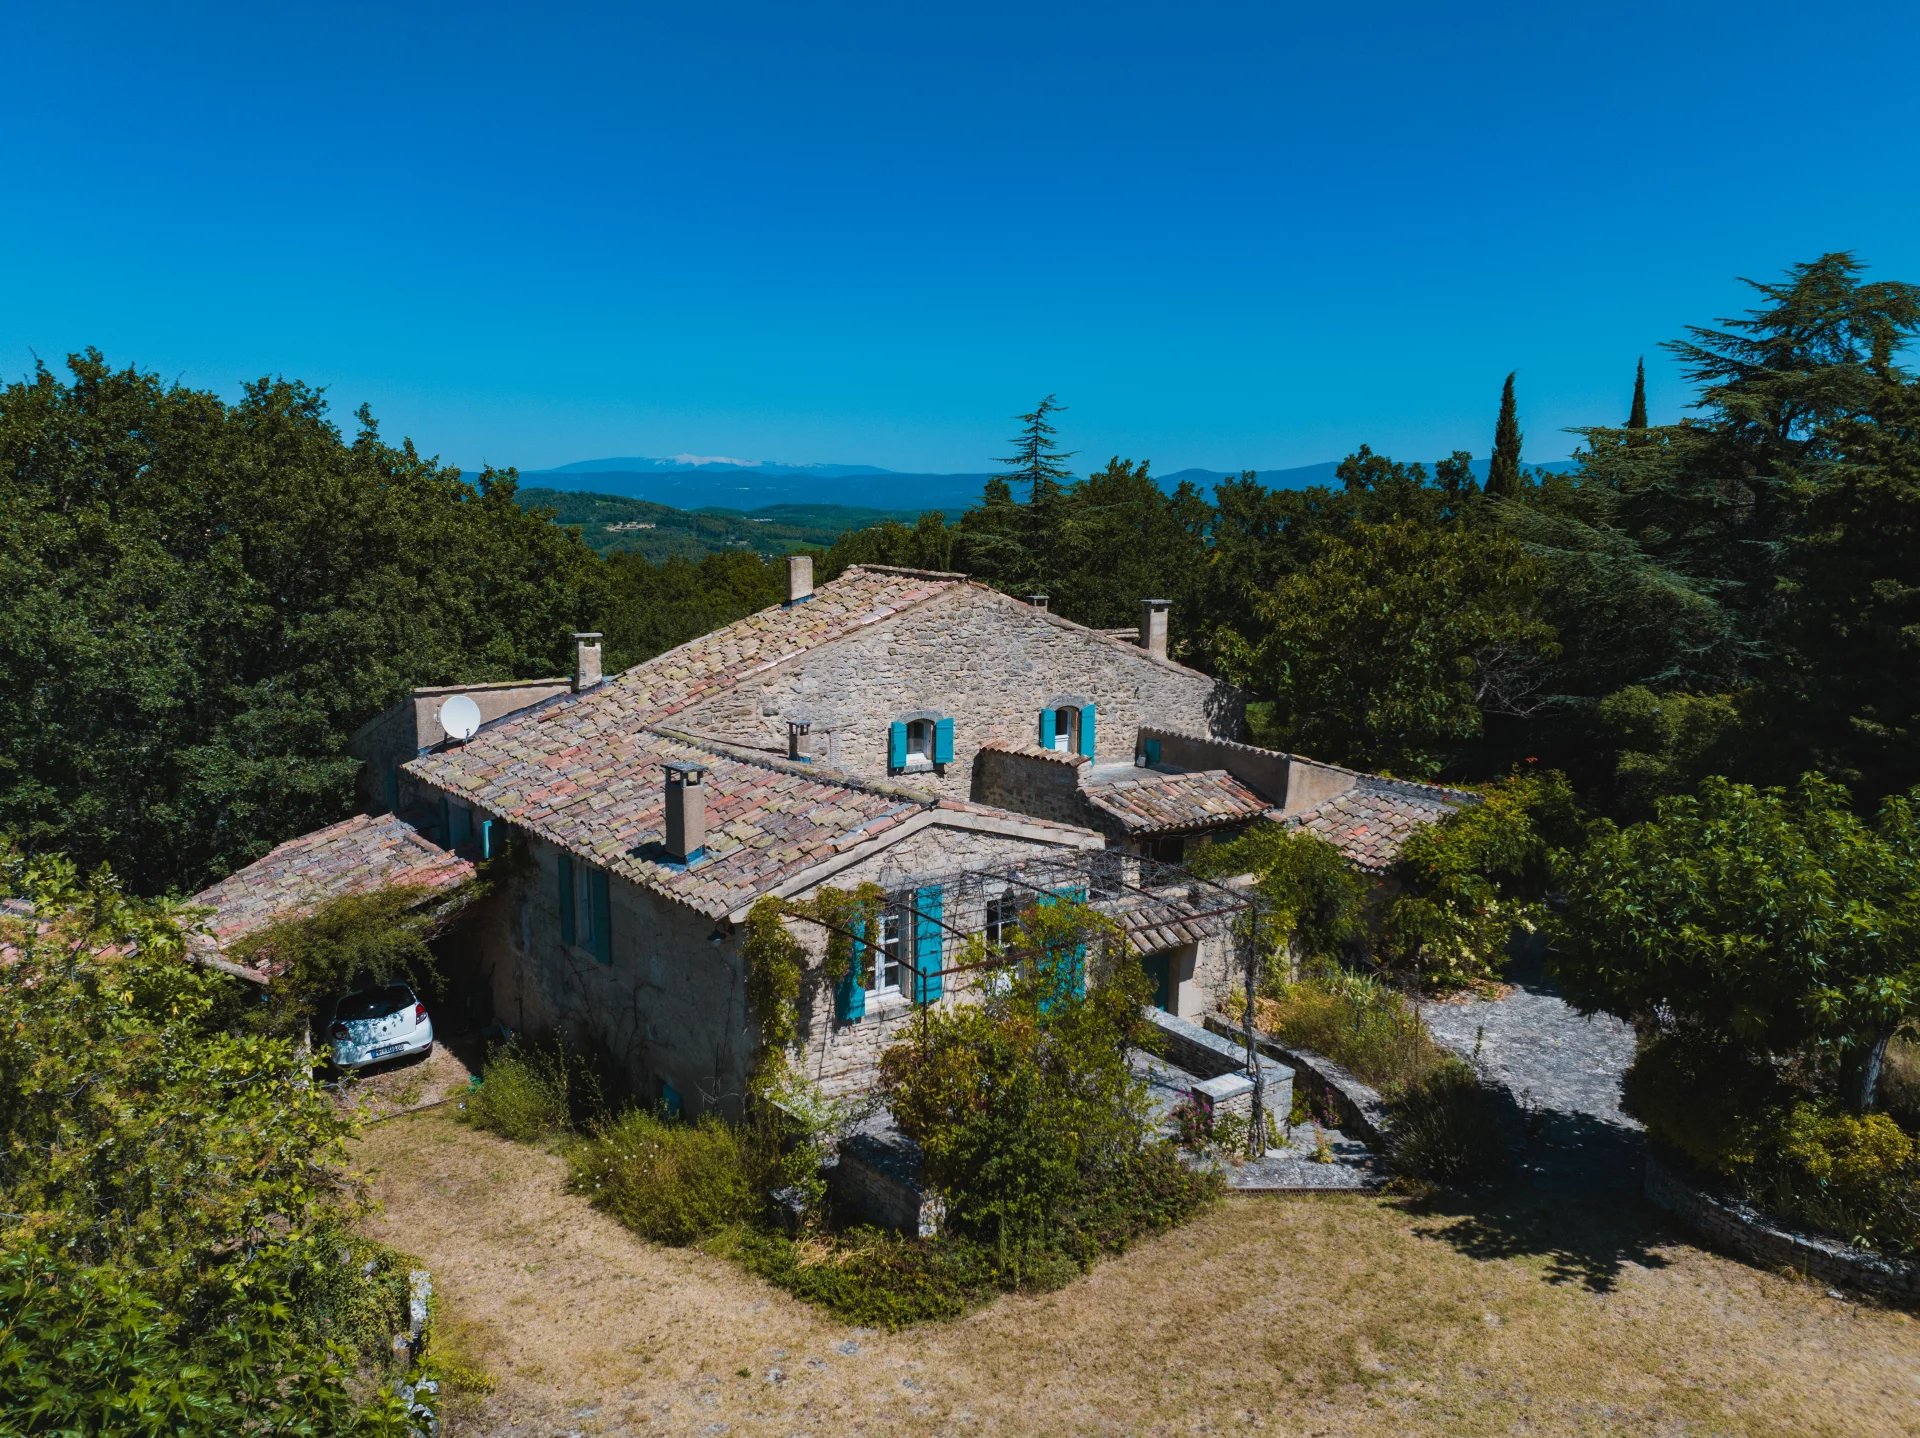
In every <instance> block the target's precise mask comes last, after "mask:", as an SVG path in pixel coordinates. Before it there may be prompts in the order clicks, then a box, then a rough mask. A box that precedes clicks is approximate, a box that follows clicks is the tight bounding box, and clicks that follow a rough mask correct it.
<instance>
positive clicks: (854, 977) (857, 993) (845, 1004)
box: [833, 919, 867, 1024]
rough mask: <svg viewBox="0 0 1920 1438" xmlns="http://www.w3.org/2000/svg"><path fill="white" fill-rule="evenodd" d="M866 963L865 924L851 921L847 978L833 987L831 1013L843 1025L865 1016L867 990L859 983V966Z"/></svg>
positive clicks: (858, 1020) (854, 1022)
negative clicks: (851, 930) (851, 945)
mask: <svg viewBox="0 0 1920 1438" xmlns="http://www.w3.org/2000/svg"><path fill="white" fill-rule="evenodd" d="M866 962H867V924H866V920H864V919H855V920H854V921H853V952H852V953H851V954H850V955H848V957H847V976H846V977H845V978H844V979H842V980H840V982H839V983H837V984H835V985H834V986H833V1012H834V1017H836V1018H838V1019H839V1020H840V1022H841V1023H843V1024H857V1023H859V1022H860V1020H861V1019H863V1018H865V1017H866V1016H867V990H866V988H865V986H864V985H863V984H861V982H860V966H861V965H862V964H864V963H866Z"/></svg>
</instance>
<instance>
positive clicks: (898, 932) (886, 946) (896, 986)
mask: <svg viewBox="0 0 1920 1438" xmlns="http://www.w3.org/2000/svg"><path fill="white" fill-rule="evenodd" d="M905 917H906V916H905V915H903V914H902V913H901V912H900V911H899V910H898V909H889V910H887V912H885V913H883V914H881V915H880V916H879V918H878V919H877V920H876V921H875V922H876V923H877V925H878V927H879V931H880V932H879V934H878V936H877V937H876V938H875V940H874V944H873V989H872V991H873V992H874V993H876V994H884V993H898V992H899V990H900V956H901V944H902V940H903V938H904V936H905V933H906V928H907V926H906V923H905Z"/></svg>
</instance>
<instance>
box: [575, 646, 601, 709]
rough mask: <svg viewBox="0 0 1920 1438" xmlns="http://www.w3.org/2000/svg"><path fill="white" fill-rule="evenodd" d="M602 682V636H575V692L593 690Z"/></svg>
mask: <svg viewBox="0 0 1920 1438" xmlns="http://www.w3.org/2000/svg"><path fill="white" fill-rule="evenodd" d="M599 682H600V636H599V635H598V634H596V633H582V634H576V635H574V636H573V692H574V693H576V694H578V693H579V692H580V691H581V690H582V689H591V688H593V686H594V685H596V684H598V683H599Z"/></svg>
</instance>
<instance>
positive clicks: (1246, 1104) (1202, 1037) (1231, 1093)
mask: <svg viewBox="0 0 1920 1438" xmlns="http://www.w3.org/2000/svg"><path fill="white" fill-rule="evenodd" d="M1147 1017H1148V1019H1149V1020H1151V1021H1152V1023H1153V1025H1154V1026H1155V1027H1156V1028H1157V1029H1159V1030H1160V1036H1161V1043H1162V1054H1163V1056H1164V1057H1165V1058H1166V1060H1167V1062H1168V1063H1170V1064H1173V1065H1174V1066H1175V1067H1177V1068H1182V1069H1185V1070H1186V1071H1187V1072H1188V1073H1190V1074H1192V1075H1193V1076H1194V1077H1195V1078H1197V1079H1199V1080H1200V1082H1199V1083H1197V1084H1195V1085H1194V1090H1193V1092H1194V1096H1195V1097H1196V1098H1197V1099H1199V1100H1200V1101H1201V1102H1202V1103H1204V1104H1205V1105H1206V1106H1207V1107H1208V1109H1209V1110H1210V1111H1211V1112H1212V1114H1213V1116H1214V1117H1215V1118H1216V1119H1218V1118H1220V1117H1221V1116H1223V1115H1226V1114H1232V1115H1234V1116H1236V1117H1238V1118H1244V1119H1251V1118H1252V1117H1253V1079H1252V1078H1251V1077H1250V1076H1249V1075H1248V1073H1247V1071H1246V1069H1247V1056H1246V1050H1245V1049H1244V1048H1243V1047H1242V1046H1241V1044H1240V1041H1239V1040H1238V1039H1230V1038H1222V1037H1220V1036H1219V1035H1217V1034H1215V1033H1211V1032H1209V1031H1208V1030H1207V1029H1206V1028H1204V1027H1202V1026H1201V1025H1199V1024H1196V1023H1193V1022H1192V1021H1191V1020H1188V1019H1183V1018H1180V1017H1179V1016H1178V1015H1176V1014H1170V1013H1167V1012H1166V1011H1165V1010H1164V1009H1148V1010H1147ZM1260 1080H1261V1087H1262V1090H1263V1092H1262V1094H1261V1103H1262V1106H1263V1107H1264V1108H1265V1110H1266V1112H1268V1113H1270V1114H1278V1115H1279V1116H1280V1117H1281V1119H1282V1121H1283V1122H1284V1120H1285V1117H1286V1114H1287V1113H1288V1111H1289V1110H1290V1109H1292V1107H1293V1071H1292V1070H1291V1069H1289V1068H1288V1067H1287V1066H1286V1065H1285V1064H1281V1063H1275V1062H1274V1061H1273V1060H1272V1059H1269V1058H1265V1057H1262V1058H1261V1059H1260Z"/></svg>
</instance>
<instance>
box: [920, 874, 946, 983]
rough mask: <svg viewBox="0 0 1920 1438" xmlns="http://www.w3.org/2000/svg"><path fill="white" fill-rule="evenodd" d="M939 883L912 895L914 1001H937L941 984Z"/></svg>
mask: <svg viewBox="0 0 1920 1438" xmlns="http://www.w3.org/2000/svg"><path fill="white" fill-rule="evenodd" d="M940 910H941V894H940V886H939V885H938V884H932V885H929V886H928V887H926V888H924V889H920V890H917V891H916V892H915V893H914V896H913V1001H914V1002H915V1003H916V1004H932V1003H938V1002H939V1001H940V993H941V990H942V987H943V984H942V975H941V973H940V970H941V969H943V968H944V967H946V958H945V955H944V954H943V953H942V950H943V949H944V948H945V947H946V946H945V944H944V943H942V938H943V937H944V935H945V933H946V929H945V927H944V926H943V925H942V924H941V922H940V919H941V914H940Z"/></svg>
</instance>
